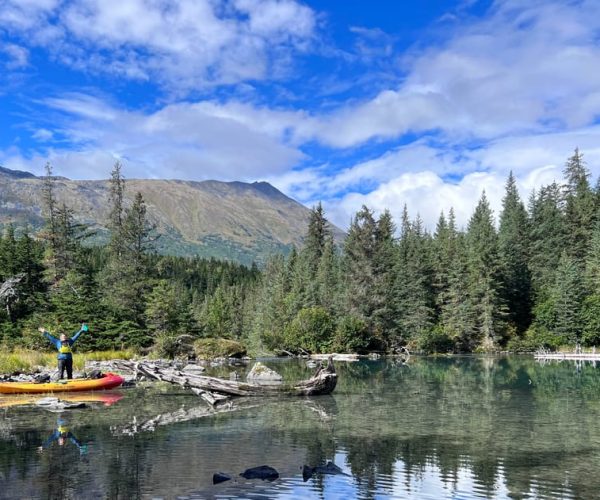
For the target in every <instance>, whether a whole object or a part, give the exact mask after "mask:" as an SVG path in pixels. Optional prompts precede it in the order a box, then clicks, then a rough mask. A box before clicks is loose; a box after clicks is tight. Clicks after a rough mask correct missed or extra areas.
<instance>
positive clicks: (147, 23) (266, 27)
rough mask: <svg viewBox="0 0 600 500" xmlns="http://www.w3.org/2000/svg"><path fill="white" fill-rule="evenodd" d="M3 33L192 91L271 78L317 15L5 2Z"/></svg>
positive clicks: (165, 5)
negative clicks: (207, 86) (208, 86)
mask: <svg viewBox="0 0 600 500" xmlns="http://www.w3.org/2000/svg"><path fill="white" fill-rule="evenodd" d="M0 28H2V29H4V30H5V31H6V32H8V33H10V34H11V35H12V36H16V37H20V38H21V39H23V40H24V41H27V42H28V43H31V44H32V45H34V46H40V47H43V48H44V49H45V50H48V51H49V52H50V54H51V55H52V56H53V57H54V58H55V59H56V60H58V61H60V62H62V63H63V64H66V65H68V66H71V67H74V68H76V69H80V70H87V71H93V72H104V73H111V74H115V75H118V76H120V77H125V78H130V79H137V80H150V79H153V80H157V81H161V82H162V83H163V84H164V85H166V86H168V87H170V88H174V89H179V90H181V91H188V90H190V89H194V88H198V87H203V86H206V85H215V84H227V83H237V82H241V81H245V80H252V79H264V78H268V77H269V76H270V72H271V71H272V70H274V69H277V67H278V65H280V64H281V63H287V61H288V56H287V52H289V51H294V50H303V48H304V47H305V46H306V44H307V43H309V41H310V39H311V37H312V36H313V32H314V29H315V16H314V13H313V11H312V10H311V9H310V8H308V7H306V6H304V5H301V4H299V3H297V2H295V1H294V0H261V1H260V2H259V1H256V0H236V1H234V2H230V1H226V0H220V1H211V0H127V1H121V0H81V1H77V2H74V1H69V0H2V1H1V2H0Z"/></svg>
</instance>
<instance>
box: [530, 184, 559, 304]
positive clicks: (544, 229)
mask: <svg viewBox="0 0 600 500" xmlns="http://www.w3.org/2000/svg"><path fill="white" fill-rule="evenodd" d="M529 218H530V224H529V227H530V248H529V269H530V272H531V282H532V289H533V292H534V294H535V297H536V299H537V298H540V297H541V296H542V295H543V294H544V293H545V292H544V290H546V289H548V288H551V287H552V285H553V284H554V276H555V272H556V268H557V267H558V261H559V259H560V254H561V253H562V252H563V250H565V248H566V245H567V241H568V239H567V230H566V226H565V220H564V215H563V212H562V194H561V189H560V187H559V186H558V184H556V183H552V184H550V185H548V186H544V187H542V188H540V191H539V193H537V194H536V193H535V192H533V193H532V194H531V197H530V201H529Z"/></svg>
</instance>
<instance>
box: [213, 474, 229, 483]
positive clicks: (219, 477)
mask: <svg viewBox="0 0 600 500" xmlns="http://www.w3.org/2000/svg"><path fill="white" fill-rule="evenodd" d="M230 479H231V476H228V475H227V474H225V473H223V472H217V473H215V474H213V484H219V483H224V482H225V481H229V480H230Z"/></svg>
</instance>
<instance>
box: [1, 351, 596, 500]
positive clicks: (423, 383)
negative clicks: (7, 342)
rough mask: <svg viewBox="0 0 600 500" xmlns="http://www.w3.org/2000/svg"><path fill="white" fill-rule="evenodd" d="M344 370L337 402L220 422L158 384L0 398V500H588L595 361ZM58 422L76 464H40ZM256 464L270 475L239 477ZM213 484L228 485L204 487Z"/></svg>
mask: <svg viewBox="0 0 600 500" xmlns="http://www.w3.org/2000/svg"><path fill="white" fill-rule="evenodd" d="M267 364H268V365H269V366H271V367H272V368H275V369H276V370H277V371H279V372H280V373H282V375H284V378H286V379H287V380H293V379H301V378H305V377H306V376H307V374H309V372H310V370H309V369H307V368H306V367H305V366H304V364H303V363H302V362H301V361H297V360H292V361H286V362H282V361H271V362H269V361H267ZM337 370H338V373H339V383H338V387H337V389H336V391H335V392H334V394H333V395H331V396H323V397H315V398H282V399H260V400H257V399H252V400H250V401H248V400H241V401H239V402H235V403H234V404H233V405H230V406H229V407H228V408H224V410H225V411H223V412H220V413H219V412H217V413H213V414H211V410H210V409H209V408H208V407H207V406H206V405H205V404H204V403H203V402H202V401H200V400H199V399H198V397H197V396H195V395H193V394H187V393H186V392H185V391H184V390H182V389H181V388H174V387H170V386H163V385H156V386H152V387H150V388H141V387H140V388H135V389H130V390H123V391H121V393H122V395H123V399H122V400H121V401H119V402H118V404H113V405H110V406H104V405H103V404H101V403H99V402H96V403H90V405H89V406H90V407H91V408H84V409H76V410H69V412H68V413H67V412H64V413H61V414H60V416H58V415H57V414H55V413H51V412H48V411H46V410H43V409H40V408H38V407H36V406H35V405H31V404H28V405H25V406H16V405H13V406H10V405H8V403H7V401H8V400H7V398H2V399H1V400H0V412H1V415H2V416H1V417H0V497H2V498H78V499H79V498H124V499H130V498H151V497H152V498H177V497H178V496H180V497H186V498H214V497H219V498H233V497H243V498H327V499H329V498H408V497H411V498H432V499H434V498H435V499H438V498H525V497H533V498H556V497H560V498H594V497H595V496H596V495H597V492H598V491H600V475H599V474H598V471H600V426H598V421H600V419H599V417H600V369H597V368H596V367H595V366H593V365H589V364H588V365H584V366H581V367H579V369H576V368H575V366H574V365H571V364H568V363H554V364H546V365H541V364H537V363H535V362H534V361H533V359H531V358H530V357H525V356H515V357H498V358H489V357H455V358H440V359H429V358H423V359H415V358H413V359H412V360H411V362H410V363H409V364H408V365H400V364H396V363H394V362H391V361H361V362H357V363H348V364H343V363H337ZM107 394H109V393H107ZM158 415H161V418H159V419H157V417H158ZM165 416H166V417H165ZM176 417H182V420H183V421H180V422H178V423H174V422H175V420H177V418H176ZM183 417H185V418H183ZM57 418H64V419H67V420H68V429H69V432H71V433H72V435H73V436H75V437H76V439H77V441H78V442H79V443H80V444H82V445H85V446H87V450H86V452H85V453H81V451H80V449H79V448H78V446H73V445H71V444H69V443H65V444H64V445H63V446H59V445H57V444H52V445H51V446H47V447H45V448H44V449H43V453H39V451H38V450H39V447H40V446H42V445H43V443H44V442H46V441H47V440H48V438H49V436H51V435H53V433H54V432H55V431H56V430H57V428H58V427H57ZM170 418H171V419H172V420H169V419H170ZM148 423H150V424H151V425H146V424H148ZM329 461H330V462H332V463H333V464H335V465H336V466H337V467H339V468H340V471H341V472H342V474H327V473H316V474H313V475H312V476H311V477H310V478H309V479H308V480H307V481H306V482H304V479H303V466H305V465H306V466H308V467H311V468H312V467H316V466H325V464H326V463H327V462H329ZM261 465H269V466H270V467H272V468H274V469H275V470H276V471H277V473H278V474H279V478H278V479H276V480H274V481H272V482H269V481H262V480H260V479H245V478H243V477H241V476H240V475H239V474H240V473H242V472H243V471H245V470H246V469H249V468H252V467H257V466H261ZM305 470H306V469H305ZM315 470H321V471H324V470H325V469H315ZM216 472H223V473H225V474H227V475H229V476H230V477H231V478H232V479H231V480H229V481H226V482H224V483H221V484H216V485H213V484H212V477H213V474H214V473H216Z"/></svg>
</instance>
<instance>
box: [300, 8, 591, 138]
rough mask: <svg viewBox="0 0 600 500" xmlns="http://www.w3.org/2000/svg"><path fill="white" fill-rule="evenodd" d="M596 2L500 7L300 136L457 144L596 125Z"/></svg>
mask: <svg viewBox="0 0 600 500" xmlns="http://www.w3.org/2000/svg"><path fill="white" fill-rule="evenodd" d="M599 33H600V2H597V1H595V0H590V1H587V0H583V1H575V2H537V1H536V2H528V3H524V2H521V1H518V0H501V1H497V2H496V3H495V4H494V7H493V8H492V10H491V15H489V16H488V17H486V18H484V19H480V20H477V21H475V22H472V23H470V24H465V23H459V24H458V25H457V26H456V28H455V31H454V33H453V35H451V36H450V37H449V38H448V39H447V40H446V42H444V43H443V44H441V45H440V46H432V47H431V46H430V47H428V48H427V49H425V50H422V51H416V52H415V53H414V54H412V55H411V56H410V57H409V56H406V55H405V56H404V58H403V59H404V60H405V65H404V69H405V78H404V81H403V83H402V84H401V85H400V86H399V87H398V88H395V89H388V90H385V91H382V92H380V93H379V94H378V95H377V96H375V97H374V98H373V99H371V100H367V101H364V102H362V103H359V104H355V103H352V104H349V105H346V106H344V107H343V108H341V109H339V110H338V111H336V112H334V113H332V114H331V115H330V116H322V117H317V118H318V119H316V120H315V121H314V122H313V123H310V124H308V126H307V127H306V128H304V129H302V130H300V131H299V133H301V134H302V135H303V136H305V137H315V138H318V139H319V140H321V141H322V142H323V143H325V144H328V145H331V146H333V147H341V148H347V147H353V146H356V145H358V144H361V143H364V142H365V141H368V140H371V139H373V138H380V139H381V138H383V139H389V138H397V137H401V136H402V135H403V134H405V133H407V132H419V133H422V132H425V131H428V130H440V131H442V132H443V133H444V134H445V135H446V136H450V137H454V138H456V139H464V138H472V137H475V138H484V139H493V138H495V137H499V136H503V135H510V134H516V133H532V132H542V131H553V130H564V129H566V128H571V127H582V126H586V125H590V124H592V123H594V121H595V120H597V119H598V118H599V117H600V96H599V95H598V94H599V91H598V89H599V88H600V71H598V70H597V68H599V67H600V44H599V43H598V39H599V38H598V35H599Z"/></svg>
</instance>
